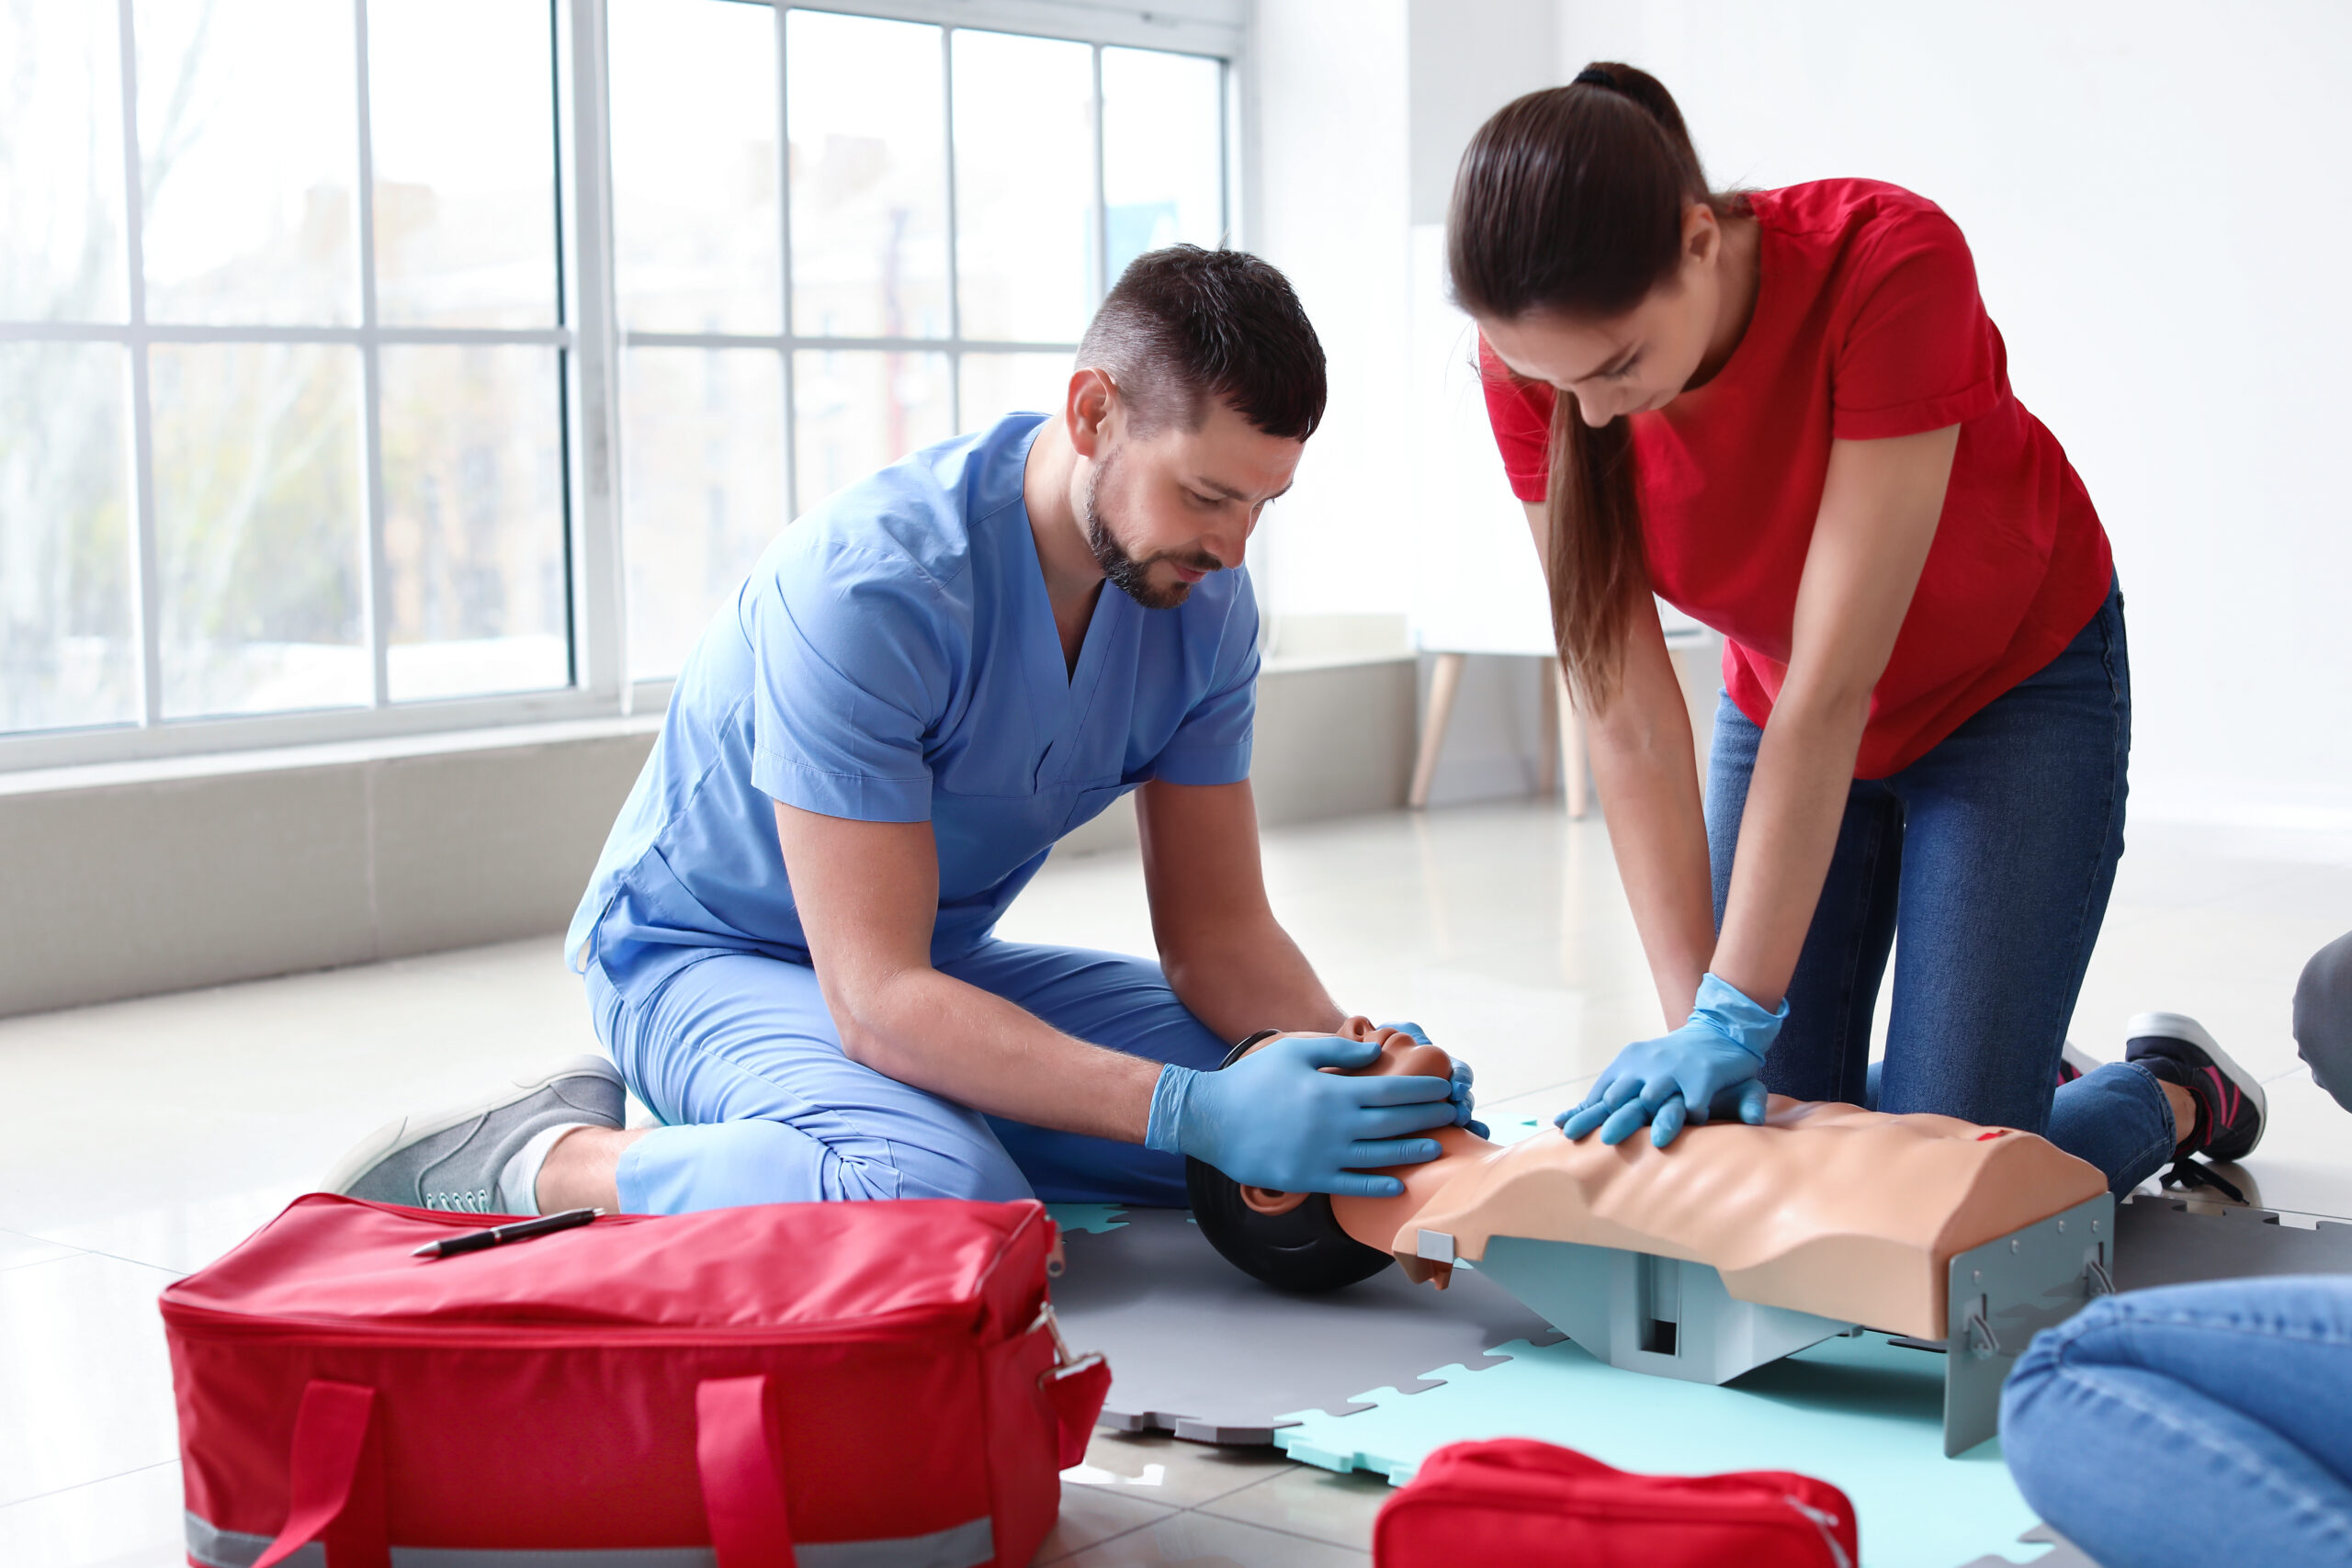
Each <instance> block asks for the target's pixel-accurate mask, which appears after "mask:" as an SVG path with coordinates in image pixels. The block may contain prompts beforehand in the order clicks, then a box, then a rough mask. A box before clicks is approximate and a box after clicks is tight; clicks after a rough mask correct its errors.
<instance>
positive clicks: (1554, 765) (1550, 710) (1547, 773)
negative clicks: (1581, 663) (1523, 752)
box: [1535, 680, 1560, 800]
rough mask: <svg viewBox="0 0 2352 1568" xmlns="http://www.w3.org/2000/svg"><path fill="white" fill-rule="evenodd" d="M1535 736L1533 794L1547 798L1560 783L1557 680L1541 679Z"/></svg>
mask: <svg viewBox="0 0 2352 1568" xmlns="http://www.w3.org/2000/svg"><path fill="white" fill-rule="evenodd" d="M1537 714H1538V722H1537V735H1536V738H1535V798H1536V799H1538V800H1547V799H1549V798H1550V797H1551V795H1552V792H1553V791H1554V790H1555V789H1557V788H1558V787H1559V785H1560V683H1559V682H1557V681H1550V680H1547V681H1545V682H1544V696H1543V699H1542V701H1541V702H1540V703H1539V704H1538V706H1537Z"/></svg>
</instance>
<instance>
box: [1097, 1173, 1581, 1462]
mask: <svg viewBox="0 0 2352 1568" xmlns="http://www.w3.org/2000/svg"><path fill="white" fill-rule="evenodd" d="M1052 1212H1053V1214H1054V1217H1055V1219H1056V1220H1057V1221H1058V1222H1060V1223H1061V1225H1062V1228H1063V1231H1064V1232H1065V1233H1066V1242H1065V1246H1066V1250H1067V1254H1068V1258H1069V1269H1068V1270H1067V1271H1066V1272H1065V1273H1064V1274H1063V1275H1062V1277H1061V1278H1060V1279H1058V1280H1055V1281H1054V1312H1055V1314H1056V1315H1057V1316H1058V1317H1059V1318H1060V1319H1061V1325H1062V1336H1063V1337H1064V1338H1066V1339H1068V1340H1069V1343H1070V1346H1071V1348H1073V1349H1076V1350H1079V1351H1081V1352H1082V1351H1087V1350H1100V1351H1102V1352H1103V1356H1104V1358H1105V1359H1108V1360H1109V1361H1110V1363H1111V1396H1110V1399H1109V1400H1108V1402H1107V1403H1106V1404H1105V1405H1104V1407H1103V1425H1104V1426H1106V1427H1115V1428H1117V1429H1119V1430H1121V1431H1127V1432H1136V1431H1144V1430H1155V1431H1164V1432H1173V1433H1174V1434H1175V1435H1176V1436H1178V1437H1180V1438H1191V1439H1193V1441H1195V1442H1206V1443H1255V1444H1263V1443H1268V1442H1272V1440H1273V1439H1274V1437H1275V1430H1274V1428H1275V1427H1279V1426H1280V1425H1281V1424H1282V1423H1283V1421H1284V1420H1286V1419H1288V1418H1289V1412H1292V1411H1295V1410H1308V1411H1326V1412H1330V1413H1332V1414H1342V1413H1345V1412H1347V1411H1351V1410H1361V1409H1363V1408H1365V1406H1364V1405H1363V1404H1360V1403H1359V1402H1358V1400H1357V1399H1356V1393H1357V1391H1358V1390H1360V1389H1364V1388H1370V1387H1374V1386H1376V1385H1379V1384H1383V1383H1387V1384H1393V1385H1397V1386H1400V1387H1412V1388H1421V1387H1426V1386H1428V1385H1427V1384H1425V1383H1423V1382H1421V1381H1420V1376H1419V1374H1420V1372H1421V1371H1422V1369H1424V1368H1427V1367H1442V1366H1445V1365H1448V1364H1449V1363H1457V1364H1464V1365H1470V1366H1487V1365H1490V1364H1492V1363H1491V1360H1490V1358H1488V1357H1487V1355H1486V1353H1485V1352H1486V1349H1487V1347H1488V1346H1490V1345H1501V1344H1504V1343H1506V1342H1509V1341H1513V1340H1524V1339H1529V1338H1542V1339H1546V1340H1548V1339H1551V1338H1554V1337H1555V1335H1554V1334H1553V1333H1552V1330H1551V1328H1550V1326H1549V1325H1546V1324H1545V1323H1544V1320H1543V1319H1542V1318H1540V1317H1538V1316H1536V1315H1535V1314H1533V1313H1532V1312H1530V1311H1529V1310H1528V1309H1527V1308H1525V1307H1523V1306H1521V1305H1520V1304H1519V1303H1518V1302H1517V1301H1516V1300H1515V1299H1513V1298H1512V1297H1511V1296H1510V1295H1508V1294H1506V1293H1505V1292H1503V1291H1502V1290H1501V1289H1500V1288H1498V1287H1497V1286H1496V1285H1493V1284H1491V1283H1489V1282H1488V1281H1487V1280H1478V1279H1464V1280H1461V1281H1460V1282H1459V1283H1457V1284H1456V1285H1455V1286H1454V1287H1453V1289H1452V1290H1449V1291H1447V1292H1443V1293H1442V1294H1441V1293H1440V1292H1436V1291H1433V1290H1430V1289H1429V1288H1428V1287H1427V1286H1422V1285H1415V1284H1412V1283H1411V1282H1409V1281H1408V1280H1406V1278H1405V1276H1404V1273H1403V1271H1402V1270H1400V1269H1390V1270H1388V1271H1387V1272H1386V1273H1385V1274H1379V1275H1375V1276H1374V1278H1372V1279H1370V1280H1365V1281H1364V1282H1363V1283H1362V1284H1360V1285H1353V1286H1351V1287H1349V1288H1348V1289H1347V1290H1344V1291H1334V1292H1331V1293H1330V1294H1329V1295H1324V1296H1288V1295H1284V1294H1283V1293H1282V1292H1279V1291H1276V1290H1274V1289H1272V1287H1271V1286H1267V1285H1263V1284H1261V1283H1259V1282H1258V1281H1257V1280H1253V1279H1251V1278H1250V1276H1249V1275H1247V1274H1244V1273H1243V1272H1241V1270H1240V1269H1236V1268H1235V1267H1234V1266H1233V1265H1232V1264H1230V1263H1227V1261H1226V1260H1225V1259H1224V1258H1221V1257H1219V1256H1218V1255H1217V1253H1216V1249H1215V1248H1214V1247H1210V1246H1209V1244H1208V1239H1207V1238H1206V1237H1205V1236H1204V1235H1201V1232H1200V1227H1199V1226H1198V1225H1195V1224H1193V1222H1192V1216H1191V1215H1189V1214H1187V1213H1184V1212H1183V1211H1182V1210H1181V1209H1127V1210H1114V1209H1109V1208H1104V1207H1100V1206H1096V1205H1091V1204H1090V1205H1085V1206H1082V1207H1081V1206H1078V1205H1069V1204H1060V1203H1057V1204H1054V1205H1052Z"/></svg>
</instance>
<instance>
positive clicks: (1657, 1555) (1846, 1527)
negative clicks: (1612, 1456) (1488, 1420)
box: [1372, 1438, 1861, 1568]
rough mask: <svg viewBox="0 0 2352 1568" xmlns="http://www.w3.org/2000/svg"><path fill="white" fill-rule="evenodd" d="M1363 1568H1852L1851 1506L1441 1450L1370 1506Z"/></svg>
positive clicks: (1766, 1483)
mask: <svg viewBox="0 0 2352 1568" xmlns="http://www.w3.org/2000/svg"><path fill="white" fill-rule="evenodd" d="M1372 1558H1373V1562H1374V1568H1453V1565H1455V1564H1459V1563H1464V1562H1510V1563H1514V1564H1527V1565H1533V1564H1542V1563H1558V1564H1562V1565H1563V1568H1565V1565H1566V1564H1569V1563H1574V1564H1576V1565H1577V1568H1636V1565H1638V1568H1723V1565H1724V1564H1728V1563H1737V1564H1738V1565H1739V1568H1855V1564H1857V1563H1858V1562H1860V1560H1861V1551H1860V1547H1859V1546H1858V1545H1857V1544H1856V1532H1855V1525H1854V1506H1853V1505H1852V1504H1851V1503H1849V1502H1848V1501H1847V1500H1846V1495H1845V1494H1844V1493H1843V1492H1840V1491H1839V1490H1838V1488H1837V1487H1835V1486H1832V1485H1830V1484H1829V1483H1827V1482H1826V1481H1815V1479H1814V1478H1813V1477H1811V1476H1809V1475H1794V1474H1791V1473H1790V1472H1786V1471H1780V1470H1751V1471H1745V1472H1740V1473H1738V1474H1736V1475H1698V1476H1682V1475H1634V1474H1632V1473H1630V1472H1626V1471H1623V1470H1612V1469H1611V1468H1610V1467H1609V1466H1608V1465H1605V1464H1603V1463H1601V1462H1600V1461H1599V1460H1597V1459H1589V1458H1587V1457H1586V1456H1585V1455H1583V1454H1580V1453H1577V1451H1576V1450H1573V1449H1563V1448H1555V1447H1554V1446H1553V1445H1552V1444H1550V1443H1539V1442H1536V1441H1534V1440H1533V1439H1532V1438H1496V1439H1494V1440H1493V1441H1490V1442H1482V1443H1451V1444H1448V1445H1447V1446H1446V1447H1444V1448H1442V1449H1440V1450H1437V1451H1436V1452H1435V1453H1433V1454H1431V1455H1430V1457H1429V1458H1428V1459H1427V1460H1426V1461H1423V1463H1422V1465H1421V1469H1420V1473H1419V1474H1418V1475H1416V1476H1414V1477H1413V1479H1412V1481H1411V1482H1410V1483H1408V1484H1406V1485H1405V1486H1403V1487H1400V1488H1399V1489H1398V1490H1397V1493H1396V1495H1394V1496H1392V1497H1390V1498H1389V1499H1388V1501H1387V1502H1385V1503H1384V1504H1382V1505H1381V1508H1380V1518H1379V1522H1378V1523H1376V1524H1375V1525H1374V1527H1373V1533H1372Z"/></svg>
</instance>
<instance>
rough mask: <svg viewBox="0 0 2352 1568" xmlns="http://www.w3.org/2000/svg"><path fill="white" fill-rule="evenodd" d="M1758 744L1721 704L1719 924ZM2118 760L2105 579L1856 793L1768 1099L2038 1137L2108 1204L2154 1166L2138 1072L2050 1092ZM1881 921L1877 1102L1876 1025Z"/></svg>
mask: <svg viewBox="0 0 2352 1568" xmlns="http://www.w3.org/2000/svg"><path fill="white" fill-rule="evenodd" d="M1763 739H1764V732H1763V731H1762V730H1761V729H1759V728H1758V727H1757V726H1756V725H1755V724H1754V723H1753V722H1752V721H1750V720H1749V719H1748V717H1747V715H1745V714H1743V713H1741V712H1740V711H1739V709H1738V708H1737V707H1736V706H1735V705H1733V704H1732V702H1731V699H1730V698H1729V697H1725V698H1724V699H1723V701H1722V703H1721V704H1720V705H1718V706H1717V708H1716V710H1715V739H1714V747H1713V752H1712V754H1711V755H1710V757H1709V760H1708V776H1707V852H1708V859H1709V861H1710V862H1711V863H1712V865H1713V873H1714V885H1715V889H1714V890H1715V923H1716V925H1717V926H1719V927H1720V926H1721V925H1722V924H1723V918H1724V901H1725V900H1726V898H1727V897H1729V895H1730V891H1731V874H1732V865H1733V862H1734V859H1735V857H1736V851H1737V848H1738V844H1739V827H1740V819H1741V818H1742V816H1743V814H1744V813H1745V811H1746V809H1747V786H1748V781H1749V777H1750V775H1751V774H1752V773H1753V772H1754V771H1755V767H1756V754H1757V751H1758V748H1759V747H1760V746H1761V745H1762V743H1763ZM2130 757H2131V662H2130V659H2129V657H2128V655H2127V651H2126V647H2125V643H2124V636H2123V595H2122V592H2120V590H2118V589H2115V588H2112V587H2110V588H2109V590H2108V595H2107V602H2106V603H2105V604H2102V605H2100V606H2099V609H2098V614H2097V615H2093V616H2092V617H2091V618H2090V620H2089V621H2088V623H2086V625H2085V626H2084V627H2083V629H2082V630H2081V631H2080V632H2079V633H2077V634H2076V635H2075V639H2074V641H2073V642H2072V643H2070V644H2069V645H2068V646H2067V647H2066V648H2065V649H2064V651H2063V652H2061V653H2060V654H2059V655H2058V656H2057V657H2056V658H2055V659H2052V660H2051V661H2050V662H2049V663H2048V664H2046V665H2044V666H2043V667H2042V668H2041V670H2039V671H2035V672H2034V673H2033V674H2031V675H2030V676H2028V677H2027V678H2026V679H2025V680H2023V681H2021V682H2018V684H2017V685H2015V686H2013V687H2011V688H2010V689H2009V690H2008V691H2007V692H2005V693H2003V694H2001V695H1999V696H1998V697H1996V698H1994V699H1993V701H1992V702H1990V703H1988V704H1986V705H1985V707H1984V708H1983V709H1982V710H1981V711H1979V712H1978V713H1977V714H1976V715H1975V716H1973V717H1971V718H1970V719H1969V720H1968V721H1967V722H1966V723H1964V724H1962V726H1961V727H1960V728H1958V729H1955V730H1953V731H1952V732H1951V734H1950V735H1949V736H1946V737H1945V738H1944V739H1942V740H1940V741H1939V742H1937V743H1936V745H1935V746H1934V747H1932V748H1931V749H1930V750H1928V754H1927V755H1926V756H1924V757H1921V758H1920V759H1919V760H1918V761H1916V762H1914V763H1912V764H1911V765H1910V766H1909V767H1907V768H1905V769H1904V770H1902V771H1901V772H1900V773H1893V774H1890V775H1889V776H1887V777H1885V778H1883V779H1857V780H1855V781H1854V784H1853V786H1852V789H1851V790H1850V792H1849V794H1848V795H1847V800H1846V815H1845V819H1844V821H1843V823H1842V824H1841V825H1840V826H1839V828H1838V847H1837V849H1836V850H1835V851H1834V852H1832V854H1831V856H1830V861H1829V873H1828V875H1827V877H1826V879H1825V880H1824V882H1823V885H1822V889H1821V902H1820V903H1819V904H1817V905H1816V906H1815V908H1814V916H1813V925H1812V928H1811V929H1810V930H1809V931H1807V932H1806V933H1805V940H1804V949H1803V951H1802V952H1801V953H1799V955H1798V958H1797V967H1796V974H1795V975H1794V976H1792V978H1791V980H1790V981H1789V1021H1788V1022H1787V1023H1786V1024H1785V1025H1783V1026H1782V1027H1781V1033H1780V1037H1779V1038H1778V1039H1776V1040H1775V1041H1773V1043H1772V1049H1771V1053H1770V1055H1768V1056H1767V1057H1766V1058H1765V1062H1764V1074H1763V1077H1764V1082H1765V1085H1766V1087H1767V1088H1769V1089H1771V1090H1772V1091H1773V1092H1774V1093H1776V1094H1785V1095H1789V1096H1792V1097H1793V1098H1795V1099H1798V1100H1845V1101H1847V1102H1848V1103H1849V1104H1854V1105H1864V1104H1874V1105H1875V1107H1876V1108H1877V1109H1878V1110H1881V1111H1895V1112H1906V1111H1935V1112H1938V1113H1939V1114H1941V1115H1945V1116H1957V1117H1959V1118H1960V1119H1961V1120H1962V1121H1964V1122H1981V1123H1983V1124H1985V1125H1986V1126H1993V1127H2015V1128H2018V1130H2019V1131H2021V1132H2027V1133H2041V1134H2045V1135H2047V1136H2048V1138H2049V1139H2050V1141H2051V1142H2052V1143H2053V1144H2055V1145H2058V1146H2059V1147H2060V1148H2062V1149H2064V1150H2065V1151H2066V1152H2067V1153H2068V1154H2071V1155H2075V1156H2078V1157H2079V1158H2082V1159H2086V1160H2088V1161H2089V1162H2090V1163H2091V1164H2093V1165H2095V1166H2097V1167H2098V1168H2099V1169H2100V1170H2101V1171H2102V1172H2104V1173H2105V1174H2106V1176H2107V1179H2108V1184H2109V1187H2110V1188H2111V1189H2112V1190H2114V1191H2116V1192H2117V1193H2119V1194H2120V1193H2124V1192H2129V1191H2131V1190H2132V1189H2133V1188H2134V1187H2137V1186H2138V1185H2139V1184H2140V1183H2141V1182H2143V1181H2144V1180H2146V1179H2148V1178H2149V1177H2151V1176H2154V1174H2155V1173H2156V1172H2157V1171H2158V1170H2160V1169H2162V1168H2164V1166H2165V1162H2167V1161H2168V1160H2170V1159H2171V1158H2172V1155H2173V1145H2174V1138H2173V1122H2172V1108H2171V1106H2170V1105H2169V1104H2168V1103H2167V1102H2166V1101H2165V1092H2164V1089H2163V1086H2162V1085H2161V1084H2159V1083H2158V1082H2157V1081H2156V1079H2155V1077H2154V1075H2152V1074H2150V1073H2149V1072H2148V1070H2147V1069H2146V1068H2144V1067H2142V1066H2138V1065H2136V1064H2131V1063H2120V1062H2118V1063H2111V1064H2109V1065H2108V1066H2103V1067H2100V1068H2099V1069H2098V1071H2096V1072H2093V1073H2090V1074H2087V1075H2086V1076H2085V1077H2080V1078H2077V1079H2075V1081H2074V1082H2072V1083H2070V1084H2068V1085H2066V1086H2065V1087H2064V1089H2056V1091H2055V1094H2054V1096H2053V1093H2052V1090H2053V1088H2054V1086H2055V1085H2056V1084H2057V1081H2058V1059H2059V1053H2060V1052H2061V1051H2062V1050H2064V1046H2065V1042H2066V1026H2067V1024H2068V1023H2069V1022H2071V1021H2072V1020H2073V1018H2074V1014H2075V997H2076V996H2077V995H2078V994H2079V993H2080V992H2081V990H2082V987H2083V972H2084V970H2085V969H2086V968H2087V967H2088V966H2089V964H2090V959H2091V949H2092V947H2093V945H2094V944H2096V943H2097V942H2098V930H2099V924H2100V922H2101V921H2102V920H2103V919H2105V918H2106V915H2107V898H2108V894H2109V892H2110V891H2111V890H2112V889H2113V888H2114V886H2115V866H2116V863H2117V862H2118V861H2120V859H2121V858H2122V856H2123V811H2124V799H2125V795H2126V794H2127V792H2128V784H2127V778H2126V774H2127V768H2128V763H2129V761H2130ZM1898 929H1899V930H1900V931H1901V932H1902V938H1903V940H1902V944H1901V947H1900V948H1899V949H1896V950H1895V961H1894V1010H1893V1014H1894V1016H1893V1018H1892V1021H1890V1023H1889V1026H1888V1030H1887V1038H1886V1063H1885V1072H1884V1075H1883V1078H1882V1079H1881V1080H1880V1081H1879V1082H1878V1083H1877V1085H1876V1089H1875V1092H1874V1093H1873V1092H1872V1088H1871V1073H1870V1055H1871V1013H1872V1011H1873V1010H1874V1009H1875V1008H1876V1006H1877V1004H1878V987H1879V981H1880V979H1881V977H1882V976H1883V975H1884V973H1885V970H1886V961H1887V955H1888V953H1889V951H1890V949H1894V942H1895V933H1896V931H1897V930H1898Z"/></svg>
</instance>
